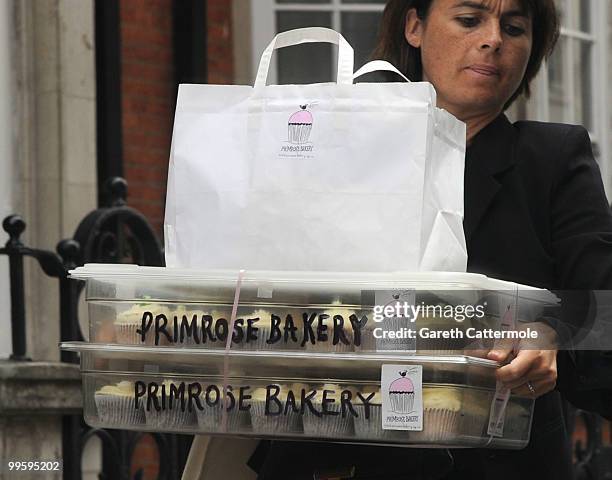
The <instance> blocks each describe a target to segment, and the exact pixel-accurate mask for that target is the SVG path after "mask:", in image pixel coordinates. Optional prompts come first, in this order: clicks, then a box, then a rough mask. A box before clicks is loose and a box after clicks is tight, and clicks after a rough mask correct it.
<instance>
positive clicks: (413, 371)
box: [380, 365, 423, 431]
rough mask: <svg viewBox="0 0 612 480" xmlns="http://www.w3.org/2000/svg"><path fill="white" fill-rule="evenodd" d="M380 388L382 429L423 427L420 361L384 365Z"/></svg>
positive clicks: (416, 429)
mask: <svg viewBox="0 0 612 480" xmlns="http://www.w3.org/2000/svg"><path fill="white" fill-rule="evenodd" d="M380 390H381V395H382V428H383V430H412V431H421V430H423V367H422V366H421V365H383V366H382V371H381V379H380Z"/></svg>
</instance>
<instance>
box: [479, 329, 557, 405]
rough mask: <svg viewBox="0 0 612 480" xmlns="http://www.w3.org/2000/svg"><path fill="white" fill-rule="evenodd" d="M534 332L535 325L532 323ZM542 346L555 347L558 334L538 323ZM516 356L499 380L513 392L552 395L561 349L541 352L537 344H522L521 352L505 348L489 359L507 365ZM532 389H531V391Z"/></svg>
mask: <svg viewBox="0 0 612 480" xmlns="http://www.w3.org/2000/svg"><path fill="white" fill-rule="evenodd" d="M531 328H532V329H534V324H531ZM535 329H536V330H537V331H538V337H539V340H538V341H537V342H538V345H540V346H541V345H553V344H554V342H555V339H556V336H557V335H556V332H555V331H554V330H553V329H552V328H550V327H549V326H548V325H546V324H544V323H538V324H537V327H536V328H535ZM514 352H516V356H514V358H513V359H512V360H511V361H510V363H508V364H507V365H504V366H503V367H501V368H499V370H498V371H497V379H498V380H499V381H500V382H502V383H503V384H504V386H506V387H507V388H509V389H511V390H512V393H515V394H517V395H523V396H529V397H532V398H537V397H540V396H542V395H544V394H545V393H548V392H550V391H551V390H553V389H554V388H555V385H556V384H557V350H556V349H550V350H540V349H538V348H537V347H536V345H533V344H531V345H530V344H528V343H524V342H522V341H521V343H519V346H518V349H516V350H515V349H513V348H509V346H508V345H501V346H499V347H497V348H495V349H493V350H491V351H490V352H489V353H488V354H487V358H489V359H491V360H496V361H498V362H502V363H503V362H506V361H508V360H509V359H510V358H511V355H512V354H513V353H514ZM530 387H531V388H530Z"/></svg>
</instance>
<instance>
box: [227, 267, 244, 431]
mask: <svg viewBox="0 0 612 480" xmlns="http://www.w3.org/2000/svg"><path fill="white" fill-rule="evenodd" d="M244 274H245V270H240V271H239V272H238V279H237V280H236V291H235V292H234V304H233V305H232V314H231V316H230V322H229V325H228V331H227V340H226V342H225V355H224V356H223V402H222V405H223V410H222V412H221V431H222V432H227V404H226V399H227V386H228V371H229V356H228V355H227V354H228V352H229V351H230V349H231V348H232V338H233V337H234V323H235V322H236V312H237V311H238V303H239V301H240V288H241V287H242V279H243V278H244Z"/></svg>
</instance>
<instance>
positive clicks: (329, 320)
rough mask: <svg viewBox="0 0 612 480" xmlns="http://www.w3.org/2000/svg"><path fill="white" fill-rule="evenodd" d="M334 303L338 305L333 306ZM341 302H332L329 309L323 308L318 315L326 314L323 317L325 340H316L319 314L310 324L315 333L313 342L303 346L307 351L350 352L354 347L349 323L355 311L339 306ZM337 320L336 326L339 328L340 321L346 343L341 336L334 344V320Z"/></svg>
mask: <svg viewBox="0 0 612 480" xmlns="http://www.w3.org/2000/svg"><path fill="white" fill-rule="evenodd" d="M334 305H338V307H334ZM341 306H342V305H341V304H339V303H337V304H332V307H334V308H331V309H329V310H325V311H324V312H322V313H321V314H320V315H327V317H324V320H323V324H324V325H326V326H327V330H326V331H325V334H326V335H327V340H325V341H318V340H317V338H316V337H317V327H318V325H319V316H317V319H316V320H315V321H314V322H313V324H312V329H313V331H314V335H315V343H314V344H313V343H312V342H307V343H306V345H305V348H306V350H307V351H309V352H323V353H331V352H352V351H353V350H354V349H355V346H354V343H355V336H354V333H353V327H352V324H351V320H350V318H351V315H354V314H355V312H354V311H353V310H347V309H343V308H341ZM336 321H337V322H338V328H340V323H342V327H341V328H342V333H341V335H343V337H344V339H346V341H347V342H348V343H344V342H343V341H342V338H338V343H336V344H335V345H334V343H333V342H334V325H335V322H336Z"/></svg>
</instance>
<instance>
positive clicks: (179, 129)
mask: <svg viewBox="0 0 612 480" xmlns="http://www.w3.org/2000/svg"><path fill="white" fill-rule="evenodd" d="M305 42H330V43H335V44H338V45H339V52H338V79H337V82H336V83H325V84H312V85H270V86H266V77H267V72H268V68H269V65H270V58H271V55H272V52H273V51H274V49H276V48H281V47H288V46H291V45H297V44H299V43H305ZM304 61H307V59H304ZM388 67H389V68H392V67H390V66H388V64H387V66H384V65H382V64H381V63H380V62H378V63H377V62H374V63H373V64H372V65H369V66H368V67H367V68H368V69H369V71H371V70H376V69H380V68H384V69H387V68H388ZM366 70H367V69H366ZM366 70H362V72H363V71H366ZM358 73H359V72H358ZM464 150H465V126H464V124H462V123H461V122H459V121H458V120H456V119H455V118H453V117H451V116H450V115H448V114H446V113H445V112H442V111H440V110H438V109H436V108H435V91H434V89H433V88H432V87H431V85H430V84H428V83H358V84H355V83H354V80H353V50H352V48H351V47H350V45H349V44H348V43H347V42H346V41H345V40H344V38H342V36H341V35H340V34H338V33H336V32H334V31H333V30H329V29H324V28H308V29H299V30H292V31H290V32H285V33H282V34H279V35H277V37H276V38H275V39H274V41H273V42H272V43H271V44H270V45H269V46H268V48H267V49H266V51H265V52H264V54H263V56H262V60H261V63H260V67H259V71H258V74H257V79H256V82H255V85H254V87H250V86H219V85H181V86H180V88H179V95H178V100H177V108H176V116H175V123H174V132H173V140H172V149H171V158H170V174H169V180H168V193H167V201H166V217H165V246H166V262H167V264H168V265H169V266H180V267H201V268H236V269H238V268H244V269H265V270H328V271H396V270H419V269H427V270H436V269H444V270H457V271H460V270H465V265H466V259H467V255H466V251H465V241H464V239H463V230H462V227H461V222H462V217H463V162H464Z"/></svg>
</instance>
